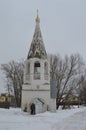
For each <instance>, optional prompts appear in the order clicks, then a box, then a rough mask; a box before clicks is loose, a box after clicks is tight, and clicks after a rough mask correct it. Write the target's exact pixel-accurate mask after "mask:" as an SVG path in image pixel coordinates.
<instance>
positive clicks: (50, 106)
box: [21, 12, 56, 113]
mask: <svg viewBox="0 0 86 130" xmlns="http://www.w3.org/2000/svg"><path fill="white" fill-rule="evenodd" d="M24 65H25V67H24V84H23V87H22V104H21V105H22V106H21V107H22V110H24V108H25V107H27V111H28V112H30V105H31V104H32V103H34V104H35V112H36V113H41V112H44V111H46V110H51V111H55V110H56V101H55V99H51V97H50V65H49V62H48V59H47V53H46V50H45V47H44V42H43V39H42V34H41V31H40V19H39V16H38V12H37V18H36V27H35V32H34V35H33V39H32V43H31V46H30V50H29V53H28V56H27V59H26V60H25V63H24Z"/></svg>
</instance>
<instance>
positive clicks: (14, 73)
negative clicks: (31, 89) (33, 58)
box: [1, 61, 24, 107]
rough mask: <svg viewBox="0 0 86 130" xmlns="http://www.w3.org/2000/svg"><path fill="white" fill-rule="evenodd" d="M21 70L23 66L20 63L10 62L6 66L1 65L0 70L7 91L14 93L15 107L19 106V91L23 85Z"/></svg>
mask: <svg viewBox="0 0 86 130" xmlns="http://www.w3.org/2000/svg"><path fill="white" fill-rule="evenodd" d="M23 68H24V65H23V63H22V62H20V63H18V62H15V61H11V62H9V63H8V64H2V65H1V69H2V70H3V72H4V75H5V78H6V84H7V88H8V91H9V93H10V90H13V91H14V96H15V101H16V105H17V107H20V105H21V90H22V84H23V74H24V72H23Z"/></svg>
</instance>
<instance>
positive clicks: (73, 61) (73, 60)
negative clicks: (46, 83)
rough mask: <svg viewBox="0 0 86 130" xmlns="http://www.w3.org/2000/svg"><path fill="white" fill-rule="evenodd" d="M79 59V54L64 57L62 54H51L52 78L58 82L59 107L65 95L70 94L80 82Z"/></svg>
mask: <svg viewBox="0 0 86 130" xmlns="http://www.w3.org/2000/svg"><path fill="white" fill-rule="evenodd" d="M79 59H80V56H79V55H78V54H77V55H76V54H75V55H71V56H70V57H68V56H65V58H63V59H62V58H61V57H60V55H51V56H50V66H51V80H53V79H54V80H56V82H57V108H58V107H59V103H60V102H61V99H62V97H63V95H64V94H67V95H68V93H70V91H72V90H73V89H74V87H75V86H77V84H78V83H79V76H78V75H79V73H80V71H79ZM77 77H78V78H77ZM76 79H78V80H76Z"/></svg>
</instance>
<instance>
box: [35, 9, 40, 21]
mask: <svg viewBox="0 0 86 130" xmlns="http://www.w3.org/2000/svg"><path fill="white" fill-rule="evenodd" d="M38 12H39V11H38V9H37V17H36V22H38V23H40V18H39V16H38Z"/></svg>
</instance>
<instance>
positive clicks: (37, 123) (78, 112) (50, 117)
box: [0, 107, 86, 130]
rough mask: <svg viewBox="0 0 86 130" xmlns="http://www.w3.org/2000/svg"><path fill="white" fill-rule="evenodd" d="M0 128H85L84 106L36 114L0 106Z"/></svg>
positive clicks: (75, 129)
mask: <svg viewBox="0 0 86 130" xmlns="http://www.w3.org/2000/svg"><path fill="white" fill-rule="evenodd" d="M0 130H86V107H81V108H73V109H70V110H58V111H57V112H56V113H51V112H45V113H41V114H37V115H29V113H25V112H22V111H21V109H18V108H10V109H2V108H0Z"/></svg>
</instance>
